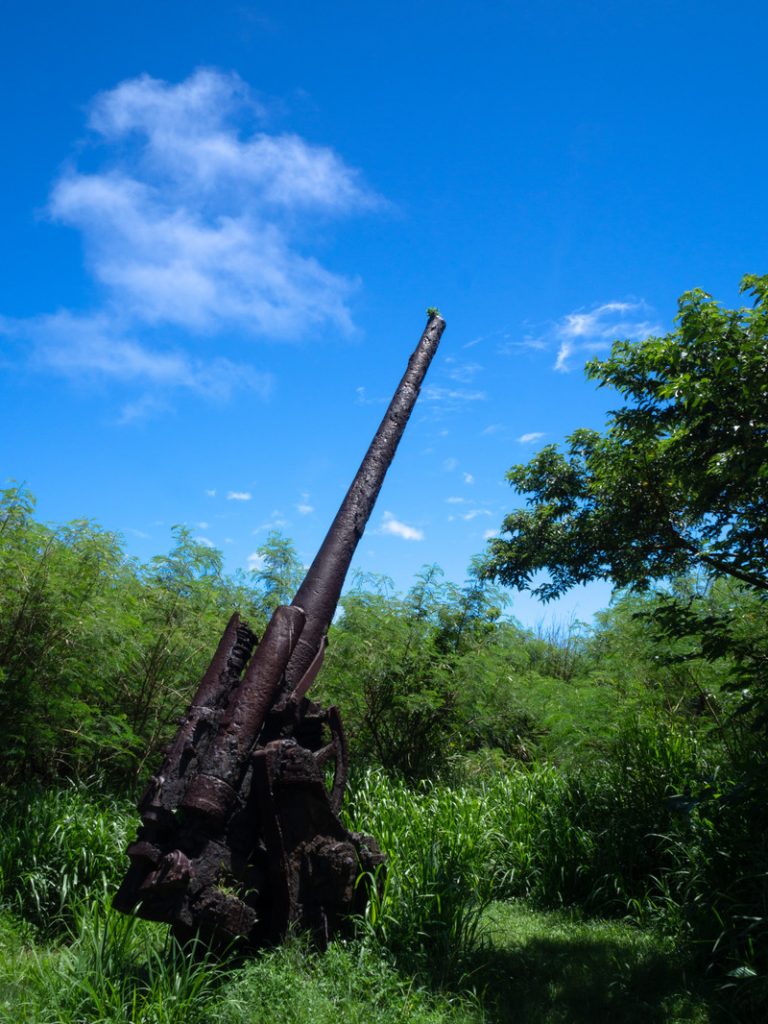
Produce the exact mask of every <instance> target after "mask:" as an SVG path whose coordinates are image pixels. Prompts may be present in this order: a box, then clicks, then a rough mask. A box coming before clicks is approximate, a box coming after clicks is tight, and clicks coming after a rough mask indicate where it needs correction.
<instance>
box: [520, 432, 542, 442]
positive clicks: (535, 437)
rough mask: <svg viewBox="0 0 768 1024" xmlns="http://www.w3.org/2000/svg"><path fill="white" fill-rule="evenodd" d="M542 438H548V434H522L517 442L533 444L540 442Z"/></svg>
mask: <svg viewBox="0 0 768 1024" xmlns="http://www.w3.org/2000/svg"><path fill="white" fill-rule="evenodd" d="M542 437H546V434H544V433H542V432H541V431H540V430H532V431H531V432H530V433H529V434H521V435H520V437H518V439H517V440H518V442H519V444H533V442H534V441H540V440H541V439H542Z"/></svg>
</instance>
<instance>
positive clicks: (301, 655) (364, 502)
mask: <svg viewBox="0 0 768 1024" xmlns="http://www.w3.org/2000/svg"><path fill="white" fill-rule="evenodd" d="M444 327H445V323H444V321H443V320H442V318H441V317H440V316H439V315H431V316H430V318H429V321H428V323H427V326H426V329H425V331H424V333H423V334H422V336H421V339H420V341H419V344H418V346H417V347H416V350H415V351H414V353H413V355H412V356H411V358H410V360H409V363H408V368H407V370H406V372H405V375H404V376H403V378H402V380H401V381H400V384H399V386H398V388H397V390H396V392H395V395H394V397H393V399H392V402H391V403H390V405H389V408H388V409H387V412H386V413H385V415H384V419H383V420H382V422H381V424H380V426H379V429H378V430H377V432H376V434H375V436H374V438H373V441H372V442H371V445H370V447H369V449H368V452H367V453H366V455H365V458H364V459H363V461H362V463H361V465H360V469H359V470H358V472H357V474H356V476H355V478H354V480H353V481H352V484H351V486H350V488H349V490H348V491H347V494H346V497H345V498H344V501H343V502H342V504H341V507H340V508H339V511H338V513H337V514H336V517H335V519H334V521H333V523H332V525H331V528H330V529H329V531H328V533H327V535H326V537H325V540H324V541H323V544H322V545H321V547H320V550H319V551H318V554H317V556H316V557H315V560H314V561H313V563H312V565H311V566H310V568H309V570H308V572H307V575H306V577H305V579H304V581H303V583H302V584H301V586H300V587H299V589H298V591H297V593H296V596H295V598H294V600H293V602H292V603H291V604H290V605H287V606H281V607H279V608H277V609H276V610H275V612H274V614H273V616H272V619H271V620H270V623H269V625H268V627H267V629H266V631H265V633H264V636H263V637H262V638H261V640H260V641H258V640H257V637H256V636H255V635H254V633H253V632H252V631H251V629H250V628H249V626H248V625H247V623H245V622H242V621H241V620H240V618H239V616H237V615H233V616H232V618H231V619H230V621H229V624H228V625H227V628H226V629H225V631H224V635H223V636H222V638H221V641H220V643H219V646H218V648H217V650H216V653H215V654H214V657H213V660H212V661H211V664H210V667H209V668H208V671H207V672H206V673H205V675H204V676H203V679H202V681H201V682H200V685H199V686H198V689H197V692H196V694H195V696H194V698H193V700H192V703H191V705H190V707H189V709H188V711H187V713H186V715H185V716H184V718H183V719H182V720H181V723H180V726H179V730H178V732H177V734H176V736H175V738H174V740H173V741H172V743H171V744H170V745H169V747H168V748H167V751H166V756H165V760H164V761H163V764H162V767H161V768H160V770H159V771H158V772H157V773H156V774H155V775H154V776H153V777H152V779H151V780H150V782H149V785H148V786H147V789H146V791H145V793H144V795H143V796H142V798H141V801H140V803H139V811H140V814H141V827H140V828H139V834H138V837H137V840H136V841H135V842H134V843H132V844H131V845H130V846H129V848H128V856H129V858H130V862H131V866H130V868H129V870H128V872H127V874H126V876H125V879H124V881H123V883H122V885H121V886H120V888H119V890H118V892H117V893H116V895H115V898H114V906H115V907H116V908H117V909H118V910H122V911H125V912H133V913H137V914H139V915H140V916H142V917H146V918H149V919H151V920H156V921H165V922H167V923H169V924H170V925H171V926H172V927H173V928H174V930H175V931H176V933H177V934H179V935H181V936H184V935H191V934H201V935H203V936H204V937H206V938H208V939H209V940H211V941H212V942H214V943H219V944H228V943H230V942H233V941H236V942H239V943H241V944H244V945H245V946H251V947H255V946H262V945H266V944H271V943H274V942H278V941H280V940H281V939H282V938H283V937H284V936H285V934H286V932H287V931H288V929H289V928H291V927H292V926H298V927H302V928H306V929H310V930H311V931H312V932H313V933H314V934H315V936H316V937H317V938H318V940H319V941H321V942H326V941H327V940H328V939H329V938H330V936H331V935H332V934H333V933H334V931H335V930H336V929H337V928H338V927H339V926H340V924H341V923H342V922H343V920H344V919H345V918H346V917H348V916H349V915H350V914H355V913H359V912H361V911H362V910H363V909H364V907H365V903H366V900H367V897H368V891H369V890H368V885H370V884H371V880H372V879H374V878H380V877H381V872H382V871H383V866H384V856H383V854H382V853H381V851H380V850H379V848H378V846H377V845H376V842H375V841H374V840H373V839H372V838H370V837H369V836H364V835H361V834H359V833H354V832H349V831H347V829H345V828H344V826H343V825H342V823H341V821H340V820H339V817H338V814H339V811H340V808H341V804H342V800H343V797H344V791H345V787H346V779H347V771H348V755H347V744H346V739H345V736H344V729H343V726H342V722H341V716H340V714H339V711H338V709H337V708H335V707H331V708H328V709H325V708H322V707H321V706H320V705H319V704H317V703H314V702H312V701H310V700H309V699H308V698H307V696H306V694H307V691H308V690H309V688H310V686H311V685H312V682H313V681H314V679H315V677H316V676H317V673H318V672H319V670H320V667H321V665H322V661H323V653H324V650H325V645H326V642H327V639H326V635H327V631H328V627H329V626H330V623H331V620H332V618H333V615H334V613H335V611H336V606H337V604H338V600H339V597H340V595H341V589H342V587H343V585H344V580H345V578H346V574H347V571H348V569H349V565H350V562H351V560H352V556H353V554H354V551H355V549H356V547H357V544H358V542H359V540H360V537H361V536H362V534H363V530H364V529H365V525H366V523H367V521H368V519H369V517H370V515H371V512H372V511H373V507H374V504H375V502H376V498H377V497H378V494H379V490H380V489H381V485H382V483H383V481H384V476H385V474H386V472H387V469H388V468H389V466H390V464H391V462H392V459H393V458H394V454H395V451H396V449H397V445H398V443H399V441H400V438H401V437H402V434H403V431H404V430H405V426H406V424H407V422H408V418H409V416H410V414H411V412H412V410H413V407H414V404H415V402H416V399H417V397H418V394H419V389H420V386H421V383H422V381H423V379H424V375H425V374H426V372H427V368H428V367H429V364H430V362H431V360H432V357H433V356H434V353H435V351H436V349H437V346H438V344H439V341H440V336H441V334H442V332H443V329H444ZM331 765H333V781H332V783H330V788H329V786H328V785H327V783H326V773H327V772H329V770H330V766H331Z"/></svg>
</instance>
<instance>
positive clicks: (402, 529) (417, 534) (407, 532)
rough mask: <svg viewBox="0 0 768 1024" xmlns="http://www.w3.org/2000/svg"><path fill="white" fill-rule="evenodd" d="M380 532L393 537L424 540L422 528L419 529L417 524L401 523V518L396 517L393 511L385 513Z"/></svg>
mask: <svg viewBox="0 0 768 1024" xmlns="http://www.w3.org/2000/svg"><path fill="white" fill-rule="evenodd" d="M380 532H381V533H388V534H391V535H392V536H393V537H402V539H403V540H424V533H423V531H422V530H417V529H416V527H415V526H408V525H406V523H401V522H400V520H399V519H395V517H394V516H393V515H392V513H391V512H385V513H384V517H383V522H382V524H381V531H380Z"/></svg>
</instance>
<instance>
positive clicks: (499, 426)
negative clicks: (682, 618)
mask: <svg viewBox="0 0 768 1024" xmlns="http://www.w3.org/2000/svg"><path fill="white" fill-rule="evenodd" d="M503 429H504V424H503V423H489V424H488V426H487V427H485V428H484V429H483V430H481V431H480V433H481V435H482V436H483V437H488V436H490V435H491V434H498V432H499V431H500V430H503Z"/></svg>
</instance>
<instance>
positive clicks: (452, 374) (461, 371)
mask: <svg viewBox="0 0 768 1024" xmlns="http://www.w3.org/2000/svg"><path fill="white" fill-rule="evenodd" d="M482 369H483V368H482V366H481V365H480V364H479V363H457V364H456V366H454V367H452V368H451V369H450V370H448V377H449V378H450V379H451V380H455V381H456V382H457V383H458V384H470V383H471V382H472V381H473V380H474V379H475V377H476V376H477V375H478V373H480V371H481V370H482Z"/></svg>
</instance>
